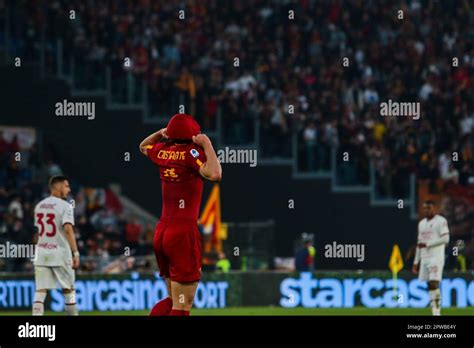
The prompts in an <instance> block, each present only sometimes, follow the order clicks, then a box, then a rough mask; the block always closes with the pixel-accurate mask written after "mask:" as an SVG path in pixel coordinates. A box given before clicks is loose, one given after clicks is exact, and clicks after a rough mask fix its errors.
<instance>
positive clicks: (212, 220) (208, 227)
mask: <svg viewBox="0 0 474 348" xmlns="http://www.w3.org/2000/svg"><path fill="white" fill-rule="evenodd" d="M199 223H200V224H201V225H202V227H203V229H204V234H207V235H209V234H210V235H211V243H212V245H215V246H216V248H217V249H220V244H221V243H220V239H221V238H220V235H221V224H222V222H221V198H220V191H219V184H214V187H213V188H212V190H211V193H210V194H209V198H208V199H207V202H206V205H205V206H204V210H203V211H202V213H201V216H200V218H199Z"/></svg>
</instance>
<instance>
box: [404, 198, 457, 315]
mask: <svg viewBox="0 0 474 348" xmlns="http://www.w3.org/2000/svg"><path fill="white" fill-rule="evenodd" d="M423 212H424V214H425V218H424V219H423V220H421V221H420V222H419V223H418V242H417V248H416V254H415V261H414V263H413V269H412V270H413V273H415V274H417V275H418V279H419V280H420V281H426V282H428V290H429V295H430V301H431V311H432V313H433V315H441V293H440V289H439V284H440V282H441V278H442V275H443V268H444V249H445V246H446V245H447V244H448V243H449V229H448V222H447V221H446V219H445V218H444V217H442V216H441V215H438V214H436V210H435V203H434V202H433V201H431V200H428V201H426V202H425V203H424V204H423Z"/></svg>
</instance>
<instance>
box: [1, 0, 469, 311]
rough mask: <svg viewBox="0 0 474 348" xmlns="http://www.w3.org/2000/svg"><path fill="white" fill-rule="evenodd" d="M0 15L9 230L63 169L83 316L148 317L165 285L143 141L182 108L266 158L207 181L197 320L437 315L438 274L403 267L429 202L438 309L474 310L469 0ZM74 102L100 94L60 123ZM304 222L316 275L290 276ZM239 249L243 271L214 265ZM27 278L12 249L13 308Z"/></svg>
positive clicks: (53, 4) (52, 8)
mask: <svg viewBox="0 0 474 348" xmlns="http://www.w3.org/2000/svg"><path fill="white" fill-rule="evenodd" d="M0 9H1V12H0V69H1V72H0V76H1V81H2V91H1V93H0V102H1V104H0V105H1V107H2V110H1V118H0V120H1V121H0V164H1V166H0V244H4V245H5V244H6V243H13V244H15V243H17V244H28V243H32V242H33V240H32V236H33V219H32V208H33V207H34V205H35V203H36V202H37V201H38V200H39V199H40V198H41V197H43V196H44V194H45V193H46V182H47V179H48V178H49V177H50V176H51V175H54V174H57V173H64V174H66V175H68V176H69V177H70V178H71V179H72V183H73V193H74V196H73V197H71V198H72V199H74V201H75V207H76V208H75V213H76V231H77V238H78V241H79V246H80V251H81V255H82V267H81V269H80V271H78V273H77V274H78V275H77V278H78V285H77V291H78V307H79V310H80V311H82V312H88V313H91V314H93V313H96V314H113V313H122V314H123V313H126V314H130V313H133V314H139V315H142V314H146V313H147V311H148V309H149V308H150V307H151V306H152V305H153V304H154V302H155V301H156V300H158V299H159V298H161V297H163V296H164V291H165V290H164V283H163V282H162V280H160V279H158V278H157V277H156V274H155V272H156V271H157V269H156V263H155V260H154V258H153V256H152V248H151V241H152V238H153V232H154V226H155V223H156V221H157V219H158V217H159V215H160V207H161V195H160V192H161V191H160V187H159V186H160V185H159V180H158V175H157V172H156V170H155V169H154V168H153V166H152V165H151V163H148V161H147V160H146V159H145V158H142V157H143V156H141V155H140V153H139V151H138V143H139V142H140V140H141V139H142V138H144V137H145V136H146V135H148V134H149V133H151V132H152V131H155V130H157V129H159V128H161V127H163V126H164V125H165V124H166V121H167V120H168V118H169V117H170V116H171V115H172V114H174V113H177V112H179V111H185V112H186V113H189V114H193V115H195V116H196V118H197V119H198V121H199V122H200V123H201V125H202V127H203V130H204V132H205V133H206V134H208V135H209V136H210V137H211V138H212V140H213V142H214V145H215V146H216V148H217V149H220V150H222V151H226V149H227V151H229V150H237V149H241V150H248V151H254V150H256V151H257V154H258V161H257V165H256V166H255V167H253V166H250V165H249V164H248V163H223V181H222V183H221V184H220V185H219V192H218V194H214V195H212V194H211V192H212V191H211V190H212V188H213V186H212V185H211V184H207V186H206V189H205V194H204V197H203V204H202V206H201V208H202V209H204V207H205V205H206V203H207V202H209V207H210V208H209V209H210V210H212V212H213V213H214V214H215V215H214V216H216V217H215V218H214V219H209V218H207V219H204V220H205V221H204V220H203V221H201V225H202V226H201V227H202V232H203V237H204V238H205V241H206V242H205V257H204V260H203V261H204V264H205V267H204V274H203V282H202V284H201V285H200V288H199V290H198V294H197V298H196V303H195V306H196V308H199V310H197V311H195V313H196V314H199V313H201V314H269V315H273V314H297V315H299V314H335V315H337V314H353V315H363V314H372V315H375V314H427V315H428V314H429V309H428V308H424V307H426V306H427V305H428V302H429V299H428V295H427V292H426V288H425V287H426V286H425V285H424V284H421V283H419V282H417V281H416V280H415V279H414V277H413V276H412V275H411V274H410V272H409V270H410V268H411V265H412V260H413V256H414V245H415V242H416V224H417V219H418V218H419V217H420V215H419V212H420V204H421V203H422V202H423V201H424V200H425V199H426V198H434V199H435V200H437V201H438V202H439V203H440V208H441V213H442V214H443V215H444V216H445V217H446V218H447V219H448V223H449V226H450V232H451V241H450V245H449V246H448V247H447V248H446V250H447V255H446V256H447V259H446V267H445V280H444V283H443V284H442V288H441V291H442V294H443V301H442V302H443V306H447V307H450V308H449V309H448V308H446V309H444V312H443V313H446V314H469V313H470V314H472V313H473V312H472V306H474V277H473V273H472V270H473V267H474V238H473V237H474V216H473V214H474V200H473V198H472V197H473V193H474V135H473V129H474V98H473V94H474V92H473V91H474V88H473V77H474V74H473V72H474V46H473V44H474V42H473V41H474V20H473V19H474V4H473V3H472V1H457V2H437V1H417V0H414V1H406V2H405V1H403V2H402V1H350V0H348V1H310V0H302V1H259V0H257V1H255V0H254V1H250V0H244V1H228V2H225V5H223V3H221V2H219V1H185V2H182V1H174V0H173V1H140V2H130V1H122V0H119V1H113V2H112V1H88V2H84V1H75V0H73V1H53V0H51V1H33V2H32V1H21V0H20V1H14V2H8V1H2V0H0ZM400 11H401V12H400ZM183 16H184V17H183ZM65 100H67V101H69V102H89V103H91V102H93V103H95V113H96V115H95V118H94V119H91V120H87V118H85V117H58V116H56V115H55V105H56V104H57V103H63V101H65ZM388 100H392V101H397V102H419V103H420V110H421V115H420V119H418V120H415V119H413V118H412V117H383V116H381V115H380V104H381V103H383V102H387V101H388ZM181 106H182V107H184V110H180V107H181ZM18 153H20V154H21V156H20V158H18V156H17V154H18ZM219 207H220V209H219ZM219 211H220V212H219ZM218 215H220V219H219V218H218ZM302 233H307V234H310V235H311V234H313V241H314V246H315V248H316V256H315V262H314V271H312V270H310V271H312V272H313V273H312V274H310V273H299V272H295V269H294V259H293V258H294V256H295V253H296V251H297V250H298V249H299V248H301V235H302ZM333 242H336V243H340V244H344V243H345V244H348V243H349V244H351V243H353V244H359V245H364V246H365V255H364V256H365V257H364V260H363V261H362V262H358V261H357V260H356V259H354V258H328V257H325V253H324V251H325V246H326V245H330V244H332V243H333ZM395 244H396V245H398V246H399V247H400V250H401V257H402V259H403V263H404V268H403V270H402V271H401V272H400V273H399V274H398V279H397V282H396V288H397V289H396V291H395V290H394V286H395V284H394V283H393V275H392V273H391V272H390V270H389V268H388V264H389V259H390V256H391V253H392V250H393V246H394V245H395ZM219 255H220V256H219ZM224 255H225V259H228V260H229V261H230V264H231V269H230V271H229V272H222V271H219V270H216V262H218V260H219V257H220V258H222V257H224ZM32 270H33V269H32V264H31V262H30V261H29V260H27V259H21V258H12V257H3V258H0V272H1V273H0V274H1V275H0V311H1V313H7V314H11V313H13V312H12V311H14V312H15V313H27V311H29V308H30V306H31V300H32V294H33V289H34V288H33V287H34V284H33V277H32ZM305 289H306V290H305ZM58 294H59V293H58V292H53V295H52V296H51V297H50V303H48V306H49V308H50V310H51V311H53V312H61V311H62V306H63V303H62V302H61V301H62V298H61V297H60V296H58ZM348 294H349V295H348ZM351 294H352V295H351ZM400 296H401V297H400ZM290 300H291V301H290ZM469 307H471V308H469Z"/></svg>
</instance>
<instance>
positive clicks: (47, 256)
mask: <svg viewBox="0 0 474 348" xmlns="http://www.w3.org/2000/svg"><path fill="white" fill-rule="evenodd" d="M65 224H71V225H73V226H74V211H73V207H72V205H71V204H69V203H68V202H66V201H65V200H63V199H60V198H57V197H54V196H49V197H48V198H45V199H43V200H42V201H41V202H39V203H38V204H37V205H36V207H35V226H36V227H37V228H38V244H37V248H36V255H35V261H34V264H35V265H36V266H49V267H53V266H66V265H69V264H71V263H72V252H71V247H70V246H69V243H68V241H67V239H66V235H65V233H64V225H65Z"/></svg>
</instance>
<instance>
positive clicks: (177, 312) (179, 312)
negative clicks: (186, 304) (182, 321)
mask: <svg viewBox="0 0 474 348" xmlns="http://www.w3.org/2000/svg"><path fill="white" fill-rule="evenodd" d="M170 315H172V316H175V317H189V311H182V310H179V309H172V310H171V314H170Z"/></svg>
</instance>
